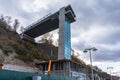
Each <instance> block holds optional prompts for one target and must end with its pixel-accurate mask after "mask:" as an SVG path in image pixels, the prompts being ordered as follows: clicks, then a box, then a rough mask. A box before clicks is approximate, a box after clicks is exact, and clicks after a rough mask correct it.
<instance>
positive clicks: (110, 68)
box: [107, 67, 113, 80]
mask: <svg viewBox="0 0 120 80" xmlns="http://www.w3.org/2000/svg"><path fill="white" fill-rule="evenodd" d="M107 69H109V70H110V80H112V74H111V70H112V69H113V67H107Z"/></svg>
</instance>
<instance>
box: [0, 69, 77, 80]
mask: <svg viewBox="0 0 120 80" xmlns="http://www.w3.org/2000/svg"><path fill="white" fill-rule="evenodd" d="M33 77H34V78H33ZM35 77H36V78H35ZM37 77H41V78H39V80H77V79H76V78H72V77H66V76H55V75H50V76H48V75H44V74H37V73H30V72H18V71H10V70H0V80H37Z"/></svg>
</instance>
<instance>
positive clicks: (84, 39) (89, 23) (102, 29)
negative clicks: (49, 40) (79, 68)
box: [0, 0, 120, 72]
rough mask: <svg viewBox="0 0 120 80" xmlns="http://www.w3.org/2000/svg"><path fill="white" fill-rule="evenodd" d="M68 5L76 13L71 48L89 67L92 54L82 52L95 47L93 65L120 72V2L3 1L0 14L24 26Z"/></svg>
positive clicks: (72, 27)
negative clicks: (17, 20) (16, 20)
mask: <svg viewBox="0 0 120 80" xmlns="http://www.w3.org/2000/svg"><path fill="white" fill-rule="evenodd" d="M68 4H71V6H72V8H73V10H74V12H75V14H76V22H74V23H72V25H71V33H72V34H71V35H72V36H71V37H72V41H71V42H72V48H73V49H75V50H76V51H77V52H79V53H80V55H81V56H80V58H81V59H82V60H84V61H86V62H87V63H88V64H89V62H88V61H89V54H88V53H86V54H84V53H83V52H82V51H83V50H84V49H85V48H89V47H94V46H95V47H96V48H97V49H98V51H96V52H92V57H93V65H97V66H98V67H99V68H101V69H102V70H104V71H107V67H114V69H113V72H116V71H117V72H120V69H119V66H120V37H119V35H120V0H0V14H3V15H5V16H11V17H12V18H13V19H15V18H17V19H19V21H20V23H21V25H22V26H24V27H25V26H28V25H29V24H31V23H32V22H34V21H36V20H38V19H40V18H42V17H44V16H45V15H47V14H49V13H54V12H56V11H58V10H59V9H60V8H61V7H63V6H67V5H68Z"/></svg>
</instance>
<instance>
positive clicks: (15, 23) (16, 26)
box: [13, 19, 19, 32]
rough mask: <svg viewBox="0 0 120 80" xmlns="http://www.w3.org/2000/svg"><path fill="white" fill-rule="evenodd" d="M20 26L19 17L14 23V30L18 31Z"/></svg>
mask: <svg viewBox="0 0 120 80" xmlns="http://www.w3.org/2000/svg"><path fill="white" fill-rule="evenodd" d="M18 27H19V21H18V19H15V21H14V24H13V30H14V31H15V32H16V31H17V29H18Z"/></svg>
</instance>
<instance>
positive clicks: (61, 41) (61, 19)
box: [58, 7, 65, 60]
mask: <svg viewBox="0 0 120 80" xmlns="http://www.w3.org/2000/svg"><path fill="white" fill-rule="evenodd" d="M64 22H65V8H64V7H63V8H61V9H60V11H59V47H58V60H60V59H64V39H65V37H64Z"/></svg>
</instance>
